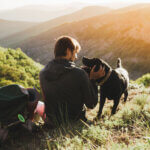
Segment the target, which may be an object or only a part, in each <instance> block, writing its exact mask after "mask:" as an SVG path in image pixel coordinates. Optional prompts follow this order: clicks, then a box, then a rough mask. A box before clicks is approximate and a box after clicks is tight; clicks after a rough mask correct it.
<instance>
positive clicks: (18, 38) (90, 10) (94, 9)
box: [0, 6, 111, 47]
mask: <svg viewBox="0 0 150 150" xmlns="http://www.w3.org/2000/svg"><path fill="white" fill-rule="evenodd" d="M110 11H111V9H110V8H107V7H101V6H89V7H85V8H83V9H81V10H78V11H76V12H73V13H71V14H69V15H65V16H61V17H57V18H55V19H52V20H49V21H47V22H44V23H41V24H39V25H37V26H34V27H32V28H29V29H27V30H24V31H21V32H19V33H16V34H13V35H11V36H7V37H6V38H4V39H1V40H0V44H1V45H2V46H5V47H12V46H13V45H14V43H15V44H16V43H20V42H22V41H24V40H25V39H28V38H30V37H32V36H36V35H38V34H40V33H42V32H46V31H47V30H50V29H52V28H53V27H56V26H59V25H62V24H64V23H69V22H74V21H79V20H83V19H86V18H90V17H93V16H97V15H100V14H104V13H108V12H110Z"/></svg>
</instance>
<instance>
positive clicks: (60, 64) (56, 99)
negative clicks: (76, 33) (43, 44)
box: [40, 36, 105, 126]
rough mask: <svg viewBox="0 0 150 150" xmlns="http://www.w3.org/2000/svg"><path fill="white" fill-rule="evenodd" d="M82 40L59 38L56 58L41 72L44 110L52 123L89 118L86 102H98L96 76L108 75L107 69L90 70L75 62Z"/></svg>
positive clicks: (56, 45)
mask: <svg viewBox="0 0 150 150" xmlns="http://www.w3.org/2000/svg"><path fill="white" fill-rule="evenodd" d="M79 51H80V44H79V43H78V42H77V41H76V40H75V39H74V38H72V37H69V36H62V37H60V38H58V39H57V41H56V44H55V49H54V55H55V59H53V60H52V61H50V62H49V63H48V64H47V65H46V66H45V68H44V69H43V70H42V71H41V72H40V83H41V89H42V93H43V98H44V101H45V109H46V110H45V112H46V115H47V118H48V120H49V122H51V124H53V126H56V125H60V124H61V123H63V122H67V121H69V120H74V121H75V120H78V119H82V120H84V121H86V117H85V110H83V105H84V104H85V105H86V106H87V107H88V108H91V109H92V108H94V107H95V106H96V104H97V102H98V90H97V86H96V85H95V82H94V80H95V79H98V78H100V77H102V76H104V75H105V72H104V69H103V68H100V69H99V71H98V72H94V67H93V69H92V70H91V72H90V78H89V77H88V75H87V73H86V72H85V71H84V70H83V69H80V68H78V67H76V66H75V63H74V61H75V59H76V58H77V53H78V52H79Z"/></svg>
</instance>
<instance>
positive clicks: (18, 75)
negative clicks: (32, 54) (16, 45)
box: [0, 48, 42, 89]
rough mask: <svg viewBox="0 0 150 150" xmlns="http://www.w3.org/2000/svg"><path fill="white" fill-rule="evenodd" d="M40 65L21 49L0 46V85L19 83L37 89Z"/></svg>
mask: <svg viewBox="0 0 150 150" xmlns="http://www.w3.org/2000/svg"><path fill="white" fill-rule="evenodd" d="M41 69H42V65H40V64H38V63H36V62H34V61H33V60H32V59H31V58H29V57H28V56H27V55H25V54H24V53H23V52H22V51H21V49H16V50H14V49H4V48H0V86H5V85H9V84H20V85H22V86H24V87H26V88H27V87H33V86H35V87H36V88H38V89H39V87H40V86H39V72H40V70H41Z"/></svg>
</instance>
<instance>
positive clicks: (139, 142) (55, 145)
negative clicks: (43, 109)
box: [3, 75, 150, 150]
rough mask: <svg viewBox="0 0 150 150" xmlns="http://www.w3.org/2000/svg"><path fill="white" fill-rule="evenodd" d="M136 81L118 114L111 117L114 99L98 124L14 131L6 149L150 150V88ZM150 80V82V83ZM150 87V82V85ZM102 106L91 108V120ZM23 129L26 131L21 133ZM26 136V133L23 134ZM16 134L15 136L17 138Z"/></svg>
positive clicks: (121, 103) (132, 84) (78, 123)
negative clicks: (34, 130)
mask: <svg viewBox="0 0 150 150" xmlns="http://www.w3.org/2000/svg"><path fill="white" fill-rule="evenodd" d="M146 76H149V77H148V78H147V77H142V78H140V79H138V81H132V83H131V84H130V87H129V97H128V100H127V102H126V104H124V103H123V102H122V100H121V102H120V104H119V108H118V111H117V113H116V114H115V115H114V116H112V117H111V118H109V117H110V112H111V107H112V104H113V103H112V102H111V101H107V102H106V104H105V106H104V111H103V115H102V119H101V120H100V121H98V122H97V123H96V124H93V125H88V124H86V123H85V122H82V121H79V122H77V123H69V124H68V123H67V124H64V125H62V126H61V127H60V128H58V129H55V130H49V129H45V130H41V131H39V132H38V133H35V134H33V135H31V134H29V133H27V132H23V131H22V130H19V131H18V132H12V133H11V134H10V137H9V139H8V141H7V145H6V144H4V145H3V148H4V149H8V148H10V146H11V148H12V149H14V150H18V149H19V150H35V149H36V150H43V149H47V150H51V149H60V150H64V149H67V150H72V149H76V150H82V149H97V150H98V149H104V150H105V149H107V150H109V149H111V150H120V149H123V150H133V149H134V150H141V149H143V150H149V149H150V103H149V100H150V96H149V93H150V88H149V87H147V88H145V87H144V86H143V85H142V84H141V83H142V82H140V84H137V83H139V80H141V79H142V80H143V79H145V78H147V81H148V80H149V81H150V75H146ZM149 81H148V82H149ZM147 85H149V86H150V84H147ZM97 108H98V106H97V107H96V108H95V109H94V110H87V117H88V119H90V120H92V118H93V117H95V116H96V112H97ZM20 132H21V133H22V134H20ZM22 135H24V136H22ZM14 136H15V138H14Z"/></svg>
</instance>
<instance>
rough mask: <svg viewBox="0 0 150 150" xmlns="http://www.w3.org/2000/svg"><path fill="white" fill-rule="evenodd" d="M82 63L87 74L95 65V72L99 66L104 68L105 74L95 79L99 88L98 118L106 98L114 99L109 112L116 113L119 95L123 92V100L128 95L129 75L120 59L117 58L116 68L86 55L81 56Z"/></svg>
mask: <svg viewBox="0 0 150 150" xmlns="http://www.w3.org/2000/svg"><path fill="white" fill-rule="evenodd" d="M82 62H83V64H84V65H85V66H86V67H85V68H84V70H85V71H86V72H87V73H88V74H89V73H90V71H91V69H92V67H93V66H96V67H95V69H94V71H95V72H97V71H98V70H99V68H100V66H102V67H104V68H105V76H104V77H102V78H99V79H97V80H96V83H97V84H98V85H99V86H101V88H100V107H99V112H98V116H97V117H98V118H100V116H101V114H102V110H103V106H104V103H105V101H106V98H108V99H109V100H114V105H113V108H112V112H111V114H112V115H113V114H115V113H116V109H117V106H118V104H119V101H120V98H121V95H122V94H123V93H124V102H126V100H127V97H128V85H129V76H128V72H127V71H126V70H125V69H124V68H123V67H122V65H121V59H120V58H118V62H117V68H116V69H112V68H111V67H110V66H109V65H108V64H107V63H106V62H105V61H104V60H102V59H98V58H93V59H89V58H86V57H83V58H82Z"/></svg>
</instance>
